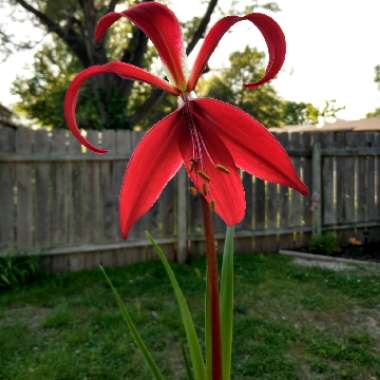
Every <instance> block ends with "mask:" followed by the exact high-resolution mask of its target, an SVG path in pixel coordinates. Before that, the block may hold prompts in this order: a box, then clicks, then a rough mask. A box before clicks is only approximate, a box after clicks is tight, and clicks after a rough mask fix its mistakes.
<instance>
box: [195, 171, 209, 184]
mask: <svg viewBox="0 0 380 380" xmlns="http://www.w3.org/2000/svg"><path fill="white" fill-rule="evenodd" d="M198 175H199V177H201V178H202V179H204V180H205V181H206V182H210V177H209V176H208V175H207V174H206V173H205V172H204V171H203V170H198Z"/></svg>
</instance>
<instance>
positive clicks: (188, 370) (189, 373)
mask: <svg viewBox="0 0 380 380" xmlns="http://www.w3.org/2000/svg"><path fill="white" fill-rule="evenodd" d="M181 351H182V356H183V361H184V363H185V368H186V375H187V380H194V376H193V372H192V371H191V366H190V362H189V357H188V356H187V352H186V347H185V345H184V344H183V343H181Z"/></svg>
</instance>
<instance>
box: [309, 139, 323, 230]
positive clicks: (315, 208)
mask: <svg viewBox="0 0 380 380" xmlns="http://www.w3.org/2000/svg"><path fill="white" fill-rule="evenodd" d="M321 164H322V160H321V144H320V143H319V142H318V141H317V142H315V143H314V144H313V155H312V171H313V178H312V204H311V209H312V212H313V218H312V223H313V225H312V236H316V235H320V234H321V233H322V207H321V199H322V196H321V194H322V191H321V190H322V176H321V171H322V170H321V169H322V167H321Z"/></svg>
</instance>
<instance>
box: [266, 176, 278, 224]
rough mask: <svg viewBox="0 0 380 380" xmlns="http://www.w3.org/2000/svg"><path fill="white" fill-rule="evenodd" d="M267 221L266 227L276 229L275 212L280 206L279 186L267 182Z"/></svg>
mask: <svg viewBox="0 0 380 380" xmlns="http://www.w3.org/2000/svg"><path fill="white" fill-rule="evenodd" d="M267 186H268V206H267V207H268V223H267V227H268V228H270V229H276V228H277V227H278V223H277V214H278V211H279V206H280V197H279V186H278V185H276V184H274V183H268V185H267Z"/></svg>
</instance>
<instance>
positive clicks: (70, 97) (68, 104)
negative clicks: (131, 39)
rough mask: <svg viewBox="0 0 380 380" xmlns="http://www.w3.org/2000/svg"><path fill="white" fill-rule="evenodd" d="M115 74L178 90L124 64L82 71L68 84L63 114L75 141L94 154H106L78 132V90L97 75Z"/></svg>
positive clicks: (176, 93)
mask: <svg viewBox="0 0 380 380" xmlns="http://www.w3.org/2000/svg"><path fill="white" fill-rule="evenodd" d="M107 73H111V74H116V75H118V76H120V77H122V78H124V79H132V80H133V79H137V80H140V81H142V82H146V83H149V84H151V85H152V86H155V87H159V88H161V89H163V90H164V91H166V92H168V93H170V94H173V95H178V90H177V89H176V88H174V87H173V86H171V85H170V84H169V83H168V82H167V81H165V80H163V79H161V78H158V77H156V76H155V75H153V74H151V73H149V72H147V71H145V70H143V69H140V68H139V67H136V66H133V65H130V64H128V63H124V62H110V63H107V64H105V65H96V66H91V67H89V68H87V69H85V70H83V71H81V72H80V73H79V74H78V75H77V76H76V77H75V78H74V79H73V81H72V82H71V83H70V86H69V88H68V89H67V92H66V96H65V102H64V113H65V119H66V123H67V125H68V127H69V128H70V129H71V132H72V133H73V135H74V136H75V137H76V139H77V140H78V141H79V142H80V143H81V144H82V145H84V146H85V147H86V148H88V149H89V150H92V151H93V152H95V153H99V154H104V153H107V150H105V149H101V148H97V147H96V146H94V145H92V144H91V143H90V142H89V141H88V140H87V139H86V138H85V137H83V136H82V135H81V132H80V130H79V127H78V124H77V121H76V117H75V110H76V105H77V100H78V95H79V90H80V88H81V86H82V84H83V83H84V82H85V81H86V80H87V79H89V78H91V77H93V76H95V75H99V74H107Z"/></svg>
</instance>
